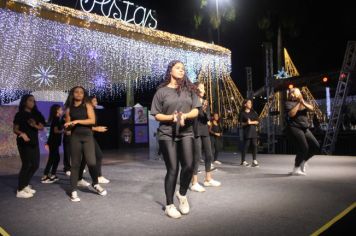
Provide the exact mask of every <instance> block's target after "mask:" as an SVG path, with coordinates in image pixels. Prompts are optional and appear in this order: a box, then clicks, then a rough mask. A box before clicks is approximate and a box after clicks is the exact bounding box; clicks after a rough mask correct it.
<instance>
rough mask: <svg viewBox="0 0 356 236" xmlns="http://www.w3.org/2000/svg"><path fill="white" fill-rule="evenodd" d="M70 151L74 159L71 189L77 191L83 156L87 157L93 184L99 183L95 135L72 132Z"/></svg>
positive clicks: (72, 159)
mask: <svg viewBox="0 0 356 236" xmlns="http://www.w3.org/2000/svg"><path fill="white" fill-rule="evenodd" d="M70 153H71V161H72V167H71V175H70V183H71V191H75V190H76V189H77V184H78V178H79V169H80V164H81V161H82V157H83V158H85V160H86V162H87V165H88V168H89V173H90V176H91V178H92V181H93V185H95V184H97V183H98V171H97V169H96V160H95V144H94V137H93V135H92V134H90V135H89V134H76V133H72V136H71V140H70Z"/></svg>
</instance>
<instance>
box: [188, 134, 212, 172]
mask: <svg viewBox="0 0 356 236" xmlns="http://www.w3.org/2000/svg"><path fill="white" fill-rule="evenodd" d="M203 149H204V153H205V172H210V168H211V160H212V159H213V152H212V151H211V143H210V137H209V136H202V137H195V138H194V171H193V174H194V175H197V174H198V168H199V162H200V158H201V157H202V150H203Z"/></svg>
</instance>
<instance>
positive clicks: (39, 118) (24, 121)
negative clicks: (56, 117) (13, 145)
mask: <svg viewBox="0 0 356 236" xmlns="http://www.w3.org/2000/svg"><path fill="white" fill-rule="evenodd" d="M32 120H34V121H35V122H36V124H37V125H38V124H39V123H41V124H43V125H44V124H45V123H46V121H45V119H44V117H43V115H42V114H41V113H40V112H27V111H19V112H17V113H16V115H15V118H14V124H15V125H18V126H19V130H20V131H21V132H23V133H25V134H27V136H28V137H29V139H30V141H29V142H25V141H24V140H23V138H19V137H18V138H17V143H18V144H19V145H33V146H35V145H38V129H36V128H34V127H32V126H31V125H30V123H31V121H32Z"/></svg>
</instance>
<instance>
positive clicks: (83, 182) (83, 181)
mask: <svg viewBox="0 0 356 236" xmlns="http://www.w3.org/2000/svg"><path fill="white" fill-rule="evenodd" d="M78 186H79V187H88V186H90V184H89V183H88V182H87V181H86V180H85V179H81V180H79V181H78Z"/></svg>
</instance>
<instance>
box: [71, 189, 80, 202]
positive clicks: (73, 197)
mask: <svg viewBox="0 0 356 236" xmlns="http://www.w3.org/2000/svg"><path fill="white" fill-rule="evenodd" d="M70 200H71V201H72V202H80V198H79V197H78V193H77V191H73V192H72V193H71V195H70Z"/></svg>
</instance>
